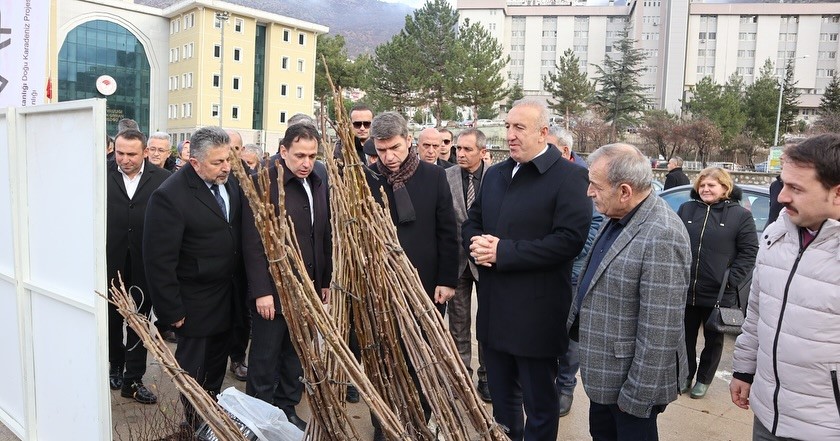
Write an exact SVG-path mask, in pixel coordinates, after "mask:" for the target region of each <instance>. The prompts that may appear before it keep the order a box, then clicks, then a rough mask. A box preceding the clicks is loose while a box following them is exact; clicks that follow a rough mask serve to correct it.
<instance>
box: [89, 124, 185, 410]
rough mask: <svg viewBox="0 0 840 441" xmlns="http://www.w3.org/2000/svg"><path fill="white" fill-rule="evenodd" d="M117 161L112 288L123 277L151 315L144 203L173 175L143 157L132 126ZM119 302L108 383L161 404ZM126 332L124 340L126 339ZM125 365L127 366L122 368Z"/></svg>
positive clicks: (111, 330) (111, 198) (111, 176)
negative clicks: (145, 378)
mask: <svg viewBox="0 0 840 441" xmlns="http://www.w3.org/2000/svg"><path fill="white" fill-rule="evenodd" d="M114 145H115V147H114V159H115V160H114V161H109V162H108V196H107V216H108V217H107V235H106V243H105V250H106V251H105V252H106V260H107V266H108V286H110V284H111V281H112V280H113V281H114V282H115V284H118V283H119V281H118V280H116V279H117V273H119V275H120V276H121V277H122V281H123V282H124V283H125V287H126V289H127V290H128V292H129V293H130V294H131V295H132V296H133V297H134V302H135V303H136V304H137V307H138V311H139V312H140V313H141V314H143V315H145V316H147V317H148V316H149V313H150V312H151V310H152V300H151V299H150V298H149V294H148V289H147V285H146V271H145V270H144V269H143V226H144V218H145V215H146V203H147V202H148V201H149V197H150V196H151V195H152V192H154V191H155V190H157V188H158V187H159V186H160V185H161V184H162V183H163V181H165V180H166V178H168V177H169V175H170V173H169V172H168V171H166V170H164V169H162V168H160V167H158V166H156V165H154V164H152V163H151V162H149V160H148V159H146V158H145V148H146V136H145V135H143V133H141V132H139V131H137V130H134V129H129V130H126V131H123V132H121V133H120V134H118V135H117V138H116V140H115V141H114ZM123 325H124V320H123V318H122V316H121V315H120V314H119V313H118V312H117V308H116V306H114V305H112V304H108V361H109V362H110V363H111V368H110V375H109V383H110V387H111V389H113V390H116V389H121V391H120V394H121V395H122V396H123V397H125V398H133V399H134V400H135V401H137V402H139V403H143V404H153V403H155V402H157V397H156V396H155V394H153V393H152V392H151V391H150V390H148V389H147V388H146V387H145V386H144V385H143V375H145V373H146V353H147V351H146V347H145V346H143V343H141V342H140V338H139V337H138V336H137V333H135V332H134V330H132V329H131V328H130V327H127V328H125V329H126V330H125V334H124V333H123ZM124 336H125V344H124V343H123V337H124ZM123 369H124V370H123Z"/></svg>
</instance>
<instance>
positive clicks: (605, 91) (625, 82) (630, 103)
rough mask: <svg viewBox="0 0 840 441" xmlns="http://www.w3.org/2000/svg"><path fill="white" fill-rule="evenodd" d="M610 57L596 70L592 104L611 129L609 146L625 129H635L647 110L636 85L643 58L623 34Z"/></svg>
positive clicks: (638, 84)
mask: <svg viewBox="0 0 840 441" xmlns="http://www.w3.org/2000/svg"><path fill="white" fill-rule="evenodd" d="M613 54H614V55H613V56H610V55H607V57H606V58H605V59H604V64H603V65H602V66H599V65H596V66H595V69H597V71H598V76H597V77H596V78H595V81H596V84H597V85H598V86H599V88H598V90H597V91H596V92H595V100H594V101H595V105H597V106H598V107H599V108H601V109H602V111H603V113H604V120H605V121H607V122H608V123H610V124H611V125H612V131H611V133H610V141H611V142H612V141H615V139H616V138H617V135H618V134H619V133H621V132H623V131H624V129H626V128H627V127H629V126H633V125H638V123H639V118H640V115H641V114H642V112H644V111H645V110H646V109H647V108H648V99H647V97H646V96H645V94H644V89H642V85H641V84H640V83H639V78H640V77H641V75H642V70H643V69H644V61H645V58H646V56H645V55H644V53H643V52H642V51H641V49H637V48H636V47H635V46H634V40H633V39H631V38H630V37H629V36H628V35H627V34H626V33H625V34H624V36H623V37H622V38H621V39H620V40H618V41H617V42H616V43H615V44H614V45H613Z"/></svg>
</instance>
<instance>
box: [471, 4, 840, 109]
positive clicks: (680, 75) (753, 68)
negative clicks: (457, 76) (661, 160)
mask: <svg viewBox="0 0 840 441" xmlns="http://www.w3.org/2000/svg"><path fill="white" fill-rule="evenodd" d="M457 8H458V12H459V13H460V15H461V20H465V19H467V18H468V19H470V21H472V22H480V23H482V24H483V25H484V26H485V27H486V28H487V29H488V30H489V31H490V32H491V33H492V34H493V35H494V36H495V37H496V39H498V40H499V41H500V42H501V43H502V45H503V47H504V50H505V54H506V55H510V63H509V65H508V72H507V74H508V78H509V81H510V82H511V84H513V83H519V84H520V85H522V87H523V89H524V91H525V94H526V95H528V96H533V97H540V98H548V97H549V94H548V93H547V92H546V91H545V87H544V84H543V79H544V77H545V76H546V75H547V74H548V73H549V72H551V71H553V70H554V66H555V63H556V61H557V60H558V59H559V58H560V57H561V56H562V54H563V52H564V51H565V50H566V49H572V50H574V51H575V54H576V55H577V56H578V58H580V61H581V67H582V68H583V69H584V70H586V72H587V74H588V75H589V77H590V79H591V78H593V77H594V76H595V74H596V70H595V65H599V64H602V63H603V61H604V57H605V56H607V55H609V54H610V52H611V51H612V49H613V48H612V45H613V43H614V42H615V41H616V40H617V39H618V38H619V37H620V35H621V33H623V32H625V31H626V32H628V33H629V34H630V36H631V38H633V39H635V40H636V46H637V47H638V48H639V49H641V50H642V51H644V53H645V54H646V55H647V57H648V58H647V60H646V61H645V64H644V66H645V71H644V73H643V75H642V77H641V78H640V81H641V84H642V86H643V87H644V88H645V90H646V91H647V93H648V96H649V97H650V98H651V102H652V103H653V105H654V106H655V107H656V108H661V109H667V110H669V111H672V112H679V111H680V108H681V104H682V100H684V99H685V98H686V95H687V94H688V93H690V92H689V91H690V89H691V88H692V87H693V86H694V85H695V84H696V83H697V81H699V80H700V79H702V78H703V77H704V76H711V77H712V78H713V79H714V80H715V81H716V82H717V83H719V84H723V83H724V82H726V80H727V79H728V78H729V76H730V75H731V74H732V73H734V72H738V73H739V74H740V75H741V76H742V77H743V78H744V81H745V83H746V84H750V83H752V81H753V80H754V78H755V77H756V75H758V71H759V70H760V68H761V66H762V65H763V64H764V62H765V60H767V59H768V58H769V59H770V60H771V61H772V62H773V63H774V65H775V66H776V71H777V73H778V74H781V73H782V72H783V71H784V66H785V65H786V63H787V62H788V61H789V60H793V62H794V67H795V68H794V79H795V80H796V81H798V83H797V88H798V89H799V90H800V92H801V93H802V96H801V98H800V108H801V111H800V113H801V115H802V116H803V118H804V119H808V116H809V115H813V114H814V110H815V109H816V107H818V106H819V101H820V97H821V94H822V93H823V91H824V90H825V87H826V85H827V84H828V83H829V81H831V77H832V75H834V73H835V72H836V71H837V69H838V61H840V60H838V58H837V52H838V49H840V41H838V34H839V33H840V3H795V4H792V3H782V4H778V3H773V4H769V3H738V4H726V3H724V4H721V3H718V4H712V3H702V2H689V0H632V1H629V2H628V3H627V4H625V5H619V6H616V5H613V4H612V2H610V3H609V4H608V5H605V6H591V5H587V3H586V1H585V0H577V1H575V2H574V3H572V2H570V1H564V0H458V4H457ZM805 56H807V57H805Z"/></svg>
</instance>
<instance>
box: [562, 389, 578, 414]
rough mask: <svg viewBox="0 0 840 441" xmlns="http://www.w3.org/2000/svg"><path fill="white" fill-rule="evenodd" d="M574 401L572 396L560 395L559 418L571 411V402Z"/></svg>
mask: <svg viewBox="0 0 840 441" xmlns="http://www.w3.org/2000/svg"><path fill="white" fill-rule="evenodd" d="M574 400H575V397H574V395H566V394H560V416H561V417H564V416H566V415H568V414H569V412H571V411H572V401H574Z"/></svg>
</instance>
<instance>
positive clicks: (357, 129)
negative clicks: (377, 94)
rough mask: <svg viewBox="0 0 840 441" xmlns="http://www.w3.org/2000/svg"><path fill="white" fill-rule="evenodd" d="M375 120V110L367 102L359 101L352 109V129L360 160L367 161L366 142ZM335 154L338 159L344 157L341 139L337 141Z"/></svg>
mask: <svg viewBox="0 0 840 441" xmlns="http://www.w3.org/2000/svg"><path fill="white" fill-rule="evenodd" d="M372 121H373V110H371V108H370V107H368V105H367V104H362V103H358V104H356V105H354V106H353V108H352V109H350V122H351V124H352V127H351V128H350V131H352V132H353V139H354V141H355V144H356V154H357V155H359V160H360V161H361V162H362V163H363V164H364V163H365V152H364V144H365V141H367V140H368V138H370V124H371V122H372ZM333 156H334V157H335V158H337V159H344V155H343V154H342V153H341V139H339V140H338V141H337V142H336V143H335V151H334V152H333Z"/></svg>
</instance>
